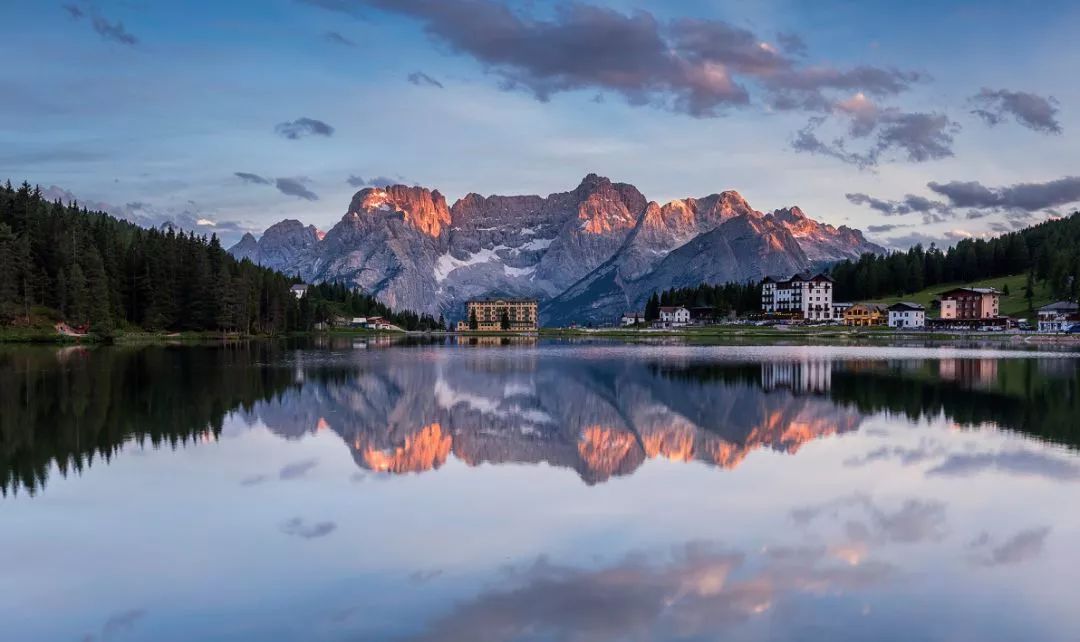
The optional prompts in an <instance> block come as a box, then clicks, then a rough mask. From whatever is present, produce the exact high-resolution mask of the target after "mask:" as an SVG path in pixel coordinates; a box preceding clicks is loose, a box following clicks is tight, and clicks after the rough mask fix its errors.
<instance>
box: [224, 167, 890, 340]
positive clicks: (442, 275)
mask: <svg viewBox="0 0 1080 642" xmlns="http://www.w3.org/2000/svg"><path fill="white" fill-rule="evenodd" d="M229 252H230V253H231V254H232V255H233V256H235V257H237V258H240V259H243V258H247V259H250V260H252V261H253V262H255V263H258V264H261V265H264V266H266V267H270V268H273V269H276V270H280V271H282V272H285V273H288V274H297V275H299V276H300V277H301V278H303V279H304V280H305V281H309V282H319V281H341V282H346V283H349V284H352V285H356V286H359V287H361V288H363V289H364V290H365V291H367V292H369V293H371V294H373V295H375V296H376V297H378V298H379V299H380V300H382V301H383V302H385V303H386V304H388V305H390V306H391V307H394V308H403V309H409V310H413V311H416V312H426V313H429V314H432V315H438V314H443V315H445V316H446V317H448V318H450V319H455V318H462V317H463V310H464V303H465V301H467V300H468V299H471V298H477V297H486V296H507V297H535V298H537V299H539V300H540V302H541V320H542V322H543V323H544V324H546V325H565V324H568V323H570V322H594V323H595V322H605V321H612V320H614V319H615V318H617V317H618V316H619V315H620V314H621V313H622V312H624V311H626V310H628V309H641V308H643V307H644V304H645V301H646V299H647V298H648V297H649V296H650V295H651V294H652V293H653V292H654V291H659V290H664V289H667V288H670V287H678V286H690V285H697V284H700V283H703V282H708V283H723V282H728V281H740V282H741V281H746V280H749V279H761V278H763V277H764V276H766V275H778V276H786V275H788V274H790V273H794V272H797V271H800V270H805V269H812V268H815V267H820V266H823V265H826V264H828V263H831V262H834V261H839V260H843V259H847V258H857V257H858V256H860V255H862V254H864V253H867V252H873V253H883V252H884V249H883V248H882V247H881V246H879V245H876V244H874V243H871V242H870V241H867V240H866V238H865V237H864V236H863V234H862V232H860V231H858V230H855V229H852V228H849V227H846V226H840V227H834V226H832V225H828V224H825V223H820V222H818V221H815V220H813V219H811V218H809V217H807V216H806V214H805V213H803V211H802V210H801V209H799V208H798V207H790V208H786V209H779V210H775V211H773V212H770V213H763V212H760V211H757V210H755V209H753V208H752V207H751V206H750V204H749V203H747V201H746V199H744V198H743V197H742V196H741V195H740V194H739V193H738V192H735V191H724V192H721V193H718V194H711V195H709V196H705V197H702V198H685V199H677V200H673V201H670V202H668V203H666V204H663V205H661V204H659V203H656V202H655V201H649V200H648V199H646V198H645V196H644V195H643V194H642V193H641V192H640V191H639V190H638V189H637V188H636V187H634V186H633V185H630V184H627V183H614V182H612V181H610V180H609V179H607V178H604V177H602V176H597V175H596V174H589V175H588V176H586V177H585V178H584V179H583V180H582V181H581V184H579V185H578V186H577V187H576V188H575V189H573V190H571V191H569V192H560V193H555V194H550V195H548V196H547V197H541V196H536V195H529V196H497V195H493V196H481V195H479V194H468V195H466V196H464V197H463V198H461V199H459V200H458V201H457V202H455V203H454V204H453V205H450V206H448V205H447V202H446V198H445V197H444V196H443V195H442V194H440V193H439V191H438V190H430V189H427V188H424V187H418V186H406V185H388V186H385V187H373V188H366V189H363V190H360V191H359V192H357V193H356V195H355V196H353V198H352V202H351V203H350V204H349V208H348V211H347V212H346V214H345V216H344V217H343V218H342V219H341V221H339V222H338V223H337V224H336V225H334V227H333V228H331V229H330V230H329V231H328V232H326V233H325V234H324V233H323V232H321V231H319V230H318V229H316V228H315V227H314V226H310V225H304V224H303V223H301V222H300V221H296V220H285V221H281V222H280V223H276V224H275V225H272V226H271V227H269V228H267V230H266V231H265V232H264V233H263V234H262V236H261V237H260V238H258V239H256V238H255V236H253V235H251V234H246V235H245V236H244V237H243V238H242V239H241V240H240V242H239V243H237V244H236V245H234V246H233V247H231V248H230V249H229Z"/></svg>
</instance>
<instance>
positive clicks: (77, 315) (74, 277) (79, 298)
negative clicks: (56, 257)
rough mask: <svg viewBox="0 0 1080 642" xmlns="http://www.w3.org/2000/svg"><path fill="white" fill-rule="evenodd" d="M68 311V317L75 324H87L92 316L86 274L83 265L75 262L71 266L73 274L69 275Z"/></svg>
mask: <svg viewBox="0 0 1080 642" xmlns="http://www.w3.org/2000/svg"><path fill="white" fill-rule="evenodd" d="M68 290H69V292H70V293H69V295H68V301H69V303H68V313H67V319H68V321H70V322H71V323H72V324H73V325H76V326H80V325H85V324H86V323H87V321H88V320H89V317H90V305H89V301H90V299H89V292H88V291H87V289H86V276H85V275H84V273H83V269H82V266H81V265H79V264H78V263H75V264H74V265H72V266H71V276H70V277H68Z"/></svg>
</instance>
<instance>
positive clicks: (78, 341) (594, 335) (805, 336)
mask: <svg viewBox="0 0 1080 642" xmlns="http://www.w3.org/2000/svg"><path fill="white" fill-rule="evenodd" d="M312 337H364V338H366V337H372V338H373V337H385V338H395V337H400V338H402V339H405V338H408V337H461V338H529V337H531V338H536V339H611V340H622V341H627V342H638V341H651V340H666V339H681V340H685V341H688V342H725V341H739V342H745V341H762V342H773V341H783V340H800V341H808V342H813V343H838V344H839V343H847V342H871V343H874V344H883V345H889V344H894V343H895V344H896V345H901V344H904V343H909V342H911V341H919V340H921V341H927V342H958V341H965V340H970V341H980V342H988V341H991V342H996V343H1007V344H1014V345H1039V344H1050V345H1065V346H1080V335H1070V334H1039V333H1036V332H978V331H961V330H957V331H896V330H890V329H886V328H882V329H872V330H866V329H845V328H843V327H821V328H806V327H786V328H785V329H777V328H776V327H744V326H707V327H696V328H676V329H668V330H652V329H623V328H598V329H585V328H574V329H569V328H567V329H563V328H541V329H539V330H536V331H525V332H521V331H518V332H509V331H508V332H503V331H494V332H478V331H466V332H459V331H453V330H450V331H405V332H399V331H389V330H365V329H352V328H347V329H346V328H342V329H332V330H313V331H310V332H290V333H286V334H276V335H260V334H252V335H249V334H240V333H221V332H168V333H165V332H144V331H139V332H118V333H117V334H115V335H113V336H101V335H95V334H92V333H91V334H85V335H71V334H64V333H60V332H57V331H55V330H54V329H52V328H0V345H62V346H67V345H140V344H184V343H190V344H196V343H238V342H246V341H280V340H288V339H298V338H312Z"/></svg>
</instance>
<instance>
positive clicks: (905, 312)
mask: <svg viewBox="0 0 1080 642" xmlns="http://www.w3.org/2000/svg"><path fill="white" fill-rule="evenodd" d="M889 327H890V328H925V327H926V308H924V307H923V306H922V305H920V304H918V303H911V302H909V301H901V302H900V303H894V304H892V305H890V306H889Z"/></svg>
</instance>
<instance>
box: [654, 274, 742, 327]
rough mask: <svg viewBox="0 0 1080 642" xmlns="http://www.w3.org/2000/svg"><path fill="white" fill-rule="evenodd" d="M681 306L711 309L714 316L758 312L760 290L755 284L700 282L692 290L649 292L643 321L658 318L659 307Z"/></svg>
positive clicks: (688, 288)
mask: <svg viewBox="0 0 1080 642" xmlns="http://www.w3.org/2000/svg"><path fill="white" fill-rule="evenodd" d="M671 305H681V306H684V307H687V308H712V309H713V314H714V315H715V316H717V317H726V316H728V315H729V314H731V313H735V314H740V315H741V314H746V313H749V312H757V311H758V310H760V309H761V289H760V287H759V285H758V284H757V283H753V282H748V283H723V284H719V285H710V284H708V283H702V284H700V285H696V286H693V287H686V288H672V289H670V290H664V291H663V292H660V293H659V294H657V293H655V292H654V293H653V295H652V296H651V297H649V300H648V302H647V303H646V304H645V320H646V321H654V320H656V319H658V318H660V308H661V307H664V306H671Z"/></svg>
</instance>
